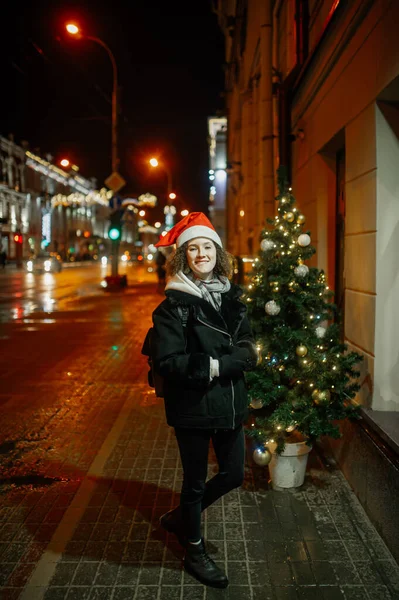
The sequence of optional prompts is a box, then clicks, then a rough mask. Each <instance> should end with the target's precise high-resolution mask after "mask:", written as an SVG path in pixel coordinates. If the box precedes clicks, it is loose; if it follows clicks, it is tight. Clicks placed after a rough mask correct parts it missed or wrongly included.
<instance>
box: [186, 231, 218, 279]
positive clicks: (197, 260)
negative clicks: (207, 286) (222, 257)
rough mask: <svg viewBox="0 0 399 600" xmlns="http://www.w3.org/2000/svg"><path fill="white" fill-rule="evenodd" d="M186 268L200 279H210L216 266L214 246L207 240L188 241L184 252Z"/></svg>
mask: <svg viewBox="0 0 399 600" xmlns="http://www.w3.org/2000/svg"><path fill="white" fill-rule="evenodd" d="M186 256H187V261H188V266H189V267H190V269H191V270H192V272H193V273H194V275H196V276H197V277H199V278H200V279H211V278H212V274H213V269H214V268H215V264H216V246H215V244H214V243H213V242H212V240H208V238H195V239H193V240H190V241H189V243H188V246H187V251H186Z"/></svg>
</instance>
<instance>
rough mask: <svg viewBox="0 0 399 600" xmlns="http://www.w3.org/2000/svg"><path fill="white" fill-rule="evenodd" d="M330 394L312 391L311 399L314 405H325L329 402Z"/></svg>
mask: <svg viewBox="0 0 399 600" xmlns="http://www.w3.org/2000/svg"><path fill="white" fill-rule="evenodd" d="M330 398H331V394H330V392H329V391H328V390H314V391H313V393H312V399H313V401H314V403H315V404H327V402H329V401H330Z"/></svg>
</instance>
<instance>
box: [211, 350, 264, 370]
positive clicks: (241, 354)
mask: <svg viewBox="0 0 399 600" xmlns="http://www.w3.org/2000/svg"><path fill="white" fill-rule="evenodd" d="M255 366H256V360H254V359H253V358H252V357H251V356H250V353H249V352H248V350H247V348H239V347H238V346H232V350H231V354H225V355H224V356H222V358H219V377H239V376H240V375H242V373H243V372H244V371H250V370H251V369H253V368H254V367H255Z"/></svg>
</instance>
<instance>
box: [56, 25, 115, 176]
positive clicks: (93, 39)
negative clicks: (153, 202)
mask: <svg viewBox="0 0 399 600" xmlns="http://www.w3.org/2000/svg"><path fill="white" fill-rule="evenodd" d="M66 30H67V32H68V33H70V34H71V35H73V36H75V37H76V38H77V39H82V38H84V39H86V40H90V41H91V42H95V43H96V44H99V45H100V46H102V47H103V48H104V50H105V51H106V52H107V53H108V56H109V58H110V60H111V63H112V73H113V86H112V172H113V173H115V172H117V171H118V167H119V158H118V138H117V129H118V107H117V102H118V98H117V92H118V70H117V68H116V61H115V57H114V55H113V54H112V52H111V50H110V49H109V48H108V46H107V44H106V43H105V42H103V41H102V40H100V38H97V37H93V36H91V35H83V33H82V32H81V30H80V29H79V27H78V26H77V25H76V24H75V23H68V24H67V25H66Z"/></svg>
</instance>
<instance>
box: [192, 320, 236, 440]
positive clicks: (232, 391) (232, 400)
mask: <svg viewBox="0 0 399 600" xmlns="http://www.w3.org/2000/svg"><path fill="white" fill-rule="evenodd" d="M197 319H198V321H199V322H200V323H202V324H203V325H205V327H209V328H210V329H214V330H215V331H219V333H223V334H224V335H227V336H228V338H229V339H230V346H232V345H233V338H232V336H231V335H230V334H229V333H227V331H223V329H218V328H217V327H214V326H213V325H209V323H206V322H205V321H202V320H201V319H200V318H199V317H197ZM230 385H231V407H232V409H233V423H232V426H231V428H232V429H234V424H235V420H236V411H235V408H234V384H233V380H232V379H230Z"/></svg>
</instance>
